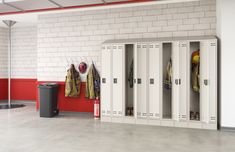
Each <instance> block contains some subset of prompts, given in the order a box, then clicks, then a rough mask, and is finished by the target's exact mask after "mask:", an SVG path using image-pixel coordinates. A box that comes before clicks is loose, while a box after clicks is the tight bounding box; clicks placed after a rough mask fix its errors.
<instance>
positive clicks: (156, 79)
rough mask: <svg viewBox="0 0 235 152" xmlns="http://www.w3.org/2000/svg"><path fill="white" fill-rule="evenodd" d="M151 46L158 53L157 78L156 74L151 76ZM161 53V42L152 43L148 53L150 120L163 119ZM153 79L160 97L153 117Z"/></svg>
mask: <svg viewBox="0 0 235 152" xmlns="http://www.w3.org/2000/svg"><path fill="white" fill-rule="evenodd" d="M151 46H152V47H153V48H152V49H154V50H155V51H158V53H157V54H158V55H159V56H158V65H156V66H158V72H157V74H156V76H154V74H153V76H152V75H150V71H151V70H150V66H151V63H150V49H151ZM161 51H162V45H161V43H160V42H152V43H149V49H148V53H147V56H148V57H149V60H148V64H149V68H148V69H149V71H148V73H149V75H148V81H149V82H148V88H149V91H148V92H147V94H148V98H149V99H148V106H147V107H148V117H149V119H161V113H162V112H161V111H162V108H161V101H162V100H161V95H160V94H161V89H160V87H161V78H160V76H161V75H162V74H161ZM151 78H153V79H154V85H155V86H156V87H158V89H159V90H158V96H157V97H156V98H157V99H156V101H155V102H158V103H157V105H158V107H156V108H157V111H155V112H153V116H151V113H150V103H151V101H150V86H151V85H152V84H150V79H151Z"/></svg>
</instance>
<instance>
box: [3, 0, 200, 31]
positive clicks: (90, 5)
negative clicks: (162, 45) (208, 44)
mask: <svg viewBox="0 0 235 152" xmlns="http://www.w3.org/2000/svg"><path fill="white" fill-rule="evenodd" d="M191 1H199V0H0V27H6V25H5V24H3V22H2V20H14V21H16V22H17V24H16V25H15V26H14V27H20V26H32V25H37V21H38V15H39V14H48V13H58V12H60V13H62V12H71V11H84V10H96V9H107V8H108V9H110V8H122V7H133V6H141V5H155V4H168V3H179V2H191ZM117 4H119V5H117ZM95 6H97V7H95ZM98 6H99V7H98Z"/></svg>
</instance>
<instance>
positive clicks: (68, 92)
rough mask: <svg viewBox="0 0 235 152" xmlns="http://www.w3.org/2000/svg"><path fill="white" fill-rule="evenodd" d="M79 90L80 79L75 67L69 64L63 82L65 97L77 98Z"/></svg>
mask: <svg viewBox="0 0 235 152" xmlns="http://www.w3.org/2000/svg"><path fill="white" fill-rule="evenodd" d="M80 89H81V78H80V75H79V72H78V71H77V70H76V69H75V66H74V65H73V64H71V66H70V68H69V70H68V71H67V76H66V80H65V97H78V96H79V95H80Z"/></svg>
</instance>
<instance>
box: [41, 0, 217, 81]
mask: <svg viewBox="0 0 235 152" xmlns="http://www.w3.org/2000/svg"><path fill="white" fill-rule="evenodd" d="M215 5H216V1H215V0H201V1H199V2H188V3H177V4H169V5H166V4H165V5H152V6H139V7H131V8H115V9H106V10H94V11H80V12H73V13H63V14H48V15H40V16H39V24H38V79H39V80H54V81H64V78H65V75H66V68H67V67H68V66H69V64H70V63H74V64H78V63H79V62H80V61H88V62H89V63H91V61H92V60H93V61H94V62H95V64H96V65H97V67H98V69H99V70H101V67H100V59H101V50H100V48H101V43H102V42H103V41H105V40H108V39H121V38H146V37H172V36H193V35H195V36H196V35H201V36H203V35H215V34H216V29H215V27H216V26H215V24H216V12H215V11H216V10H215V8H216V6H215Z"/></svg>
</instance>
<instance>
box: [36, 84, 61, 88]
mask: <svg viewBox="0 0 235 152" xmlns="http://www.w3.org/2000/svg"><path fill="white" fill-rule="evenodd" d="M39 87H45V88H46V87H50V88H51V87H58V84H57V83H43V84H39Z"/></svg>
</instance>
